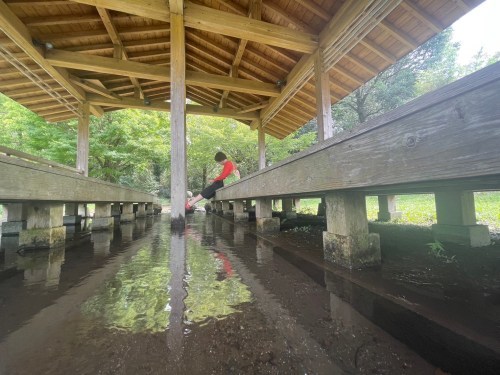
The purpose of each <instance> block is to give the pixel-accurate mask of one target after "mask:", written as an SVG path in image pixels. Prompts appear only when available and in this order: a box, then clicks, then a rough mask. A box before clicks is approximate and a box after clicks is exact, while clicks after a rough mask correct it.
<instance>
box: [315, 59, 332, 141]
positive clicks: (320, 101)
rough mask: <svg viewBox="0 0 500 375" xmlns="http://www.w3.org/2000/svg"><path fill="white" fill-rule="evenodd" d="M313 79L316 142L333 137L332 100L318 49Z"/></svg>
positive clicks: (327, 78) (322, 60) (326, 74)
mask: <svg viewBox="0 0 500 375" xmlns="http://www.w3.org/2000/svg"><path fill="white" fill-rule="evenodd" d="M314 78H315V85H316V116H317V123H318V141H319V142H323V141H324V140H325V139H328V138H331V137H332V136H333V118H332V99H331V94H330V76H329V74H328V71H326V69H325V64H324V58H323V51H322V50H321V49H318V51H317V52H316V56H315V59H314Z"/></svg>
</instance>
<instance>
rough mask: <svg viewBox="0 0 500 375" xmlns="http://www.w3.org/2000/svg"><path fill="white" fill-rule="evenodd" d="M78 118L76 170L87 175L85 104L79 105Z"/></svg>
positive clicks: (87, 133) (88, 106) (87, 124)
mask: <svg viewBox="0 0 500 375" xmlns="http://www.w3.org/2000/svg"><path fill="white" fill-rule="evenodd" d="M79 110H80V116H81V117H80V118H79V119H78V140H77V148H76V168H77V169H80V170H82V171H83V174H84V175H85V176H88V175H89V115H90V105H89V103H87V102H84V103H82V104H80V107H79Z"/></svg>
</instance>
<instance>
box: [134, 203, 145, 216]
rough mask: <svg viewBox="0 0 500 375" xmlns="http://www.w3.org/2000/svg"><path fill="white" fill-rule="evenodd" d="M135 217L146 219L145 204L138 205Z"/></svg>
mask: <svg viewBox="0 0 500 375" xmlns="http://www.w3.org/2000/svg"><path fill="white" fill-rule="evenodd" d="M135 217H146V203H139V205H138V206H137V212H136V214H135Z"/></svg>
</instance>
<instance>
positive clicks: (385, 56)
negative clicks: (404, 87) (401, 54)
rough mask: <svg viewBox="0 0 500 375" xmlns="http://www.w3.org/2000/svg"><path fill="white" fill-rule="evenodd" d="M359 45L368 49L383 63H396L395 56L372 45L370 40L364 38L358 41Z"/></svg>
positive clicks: (374, 44) (376, 45)
mask: <svg viewBox="0 0 500 375" xmlns="http://www.w3.org/2000/svg"><path fill="white" fill-rule="evenodd" d="M360 43H361V44H362V45H363V46H365V47H366V48H368V49H369V50H370V51H372V52H373V53H375V54H377V55H379V56H380V57H382V58H383V59H384V60H385V61H387V62H389V63H391V64H394V63H395V62H396V61H397V57H396V56H394V55H393V54H392V53H390V52H389V51H387V50H386V49H384V48H382V47H380V46H379V45H378V44H376V43H374V42H373V41H371V40H368V39H366V38H365V39H363V40H360Z"/></svg>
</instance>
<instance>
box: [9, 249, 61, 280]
mask: <svg viewBox="0 0 500 375" xmlns="http://www.w3.org/2000/svg"><path fill="white" fill-rule="evenodd" d="M63 263H64V248H63V247H59V248H54V249H50V250H38V251H33V252H27V253H22V254H21V255H18V256H17V269H19V270H24V285H26V286H34V285H39V286H41V287H42V288H45V289H53V288H57V286H58V285H59V278H60V276H61V266H62V265H63Z"/></svg>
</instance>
